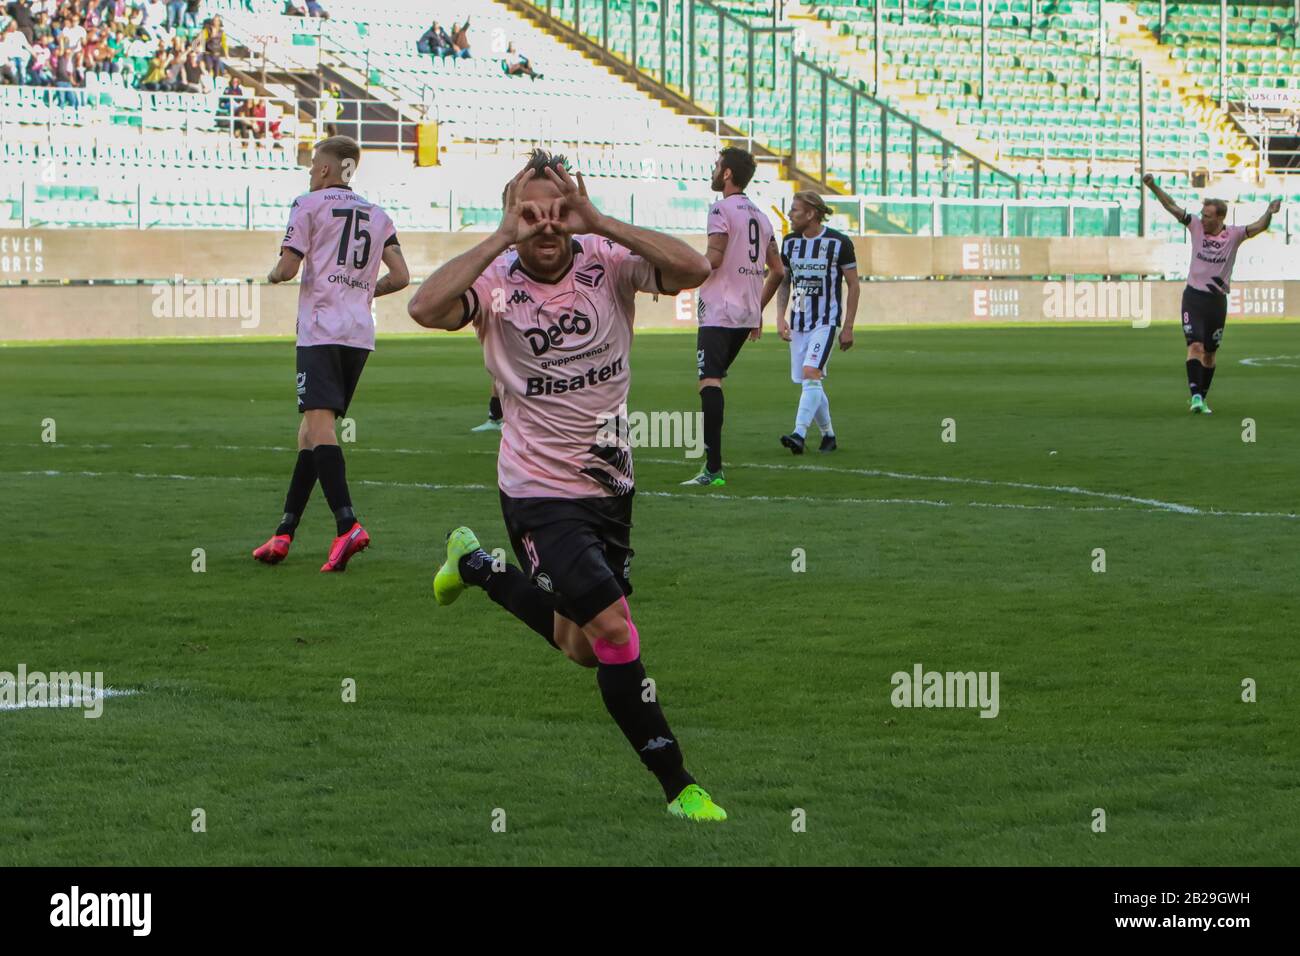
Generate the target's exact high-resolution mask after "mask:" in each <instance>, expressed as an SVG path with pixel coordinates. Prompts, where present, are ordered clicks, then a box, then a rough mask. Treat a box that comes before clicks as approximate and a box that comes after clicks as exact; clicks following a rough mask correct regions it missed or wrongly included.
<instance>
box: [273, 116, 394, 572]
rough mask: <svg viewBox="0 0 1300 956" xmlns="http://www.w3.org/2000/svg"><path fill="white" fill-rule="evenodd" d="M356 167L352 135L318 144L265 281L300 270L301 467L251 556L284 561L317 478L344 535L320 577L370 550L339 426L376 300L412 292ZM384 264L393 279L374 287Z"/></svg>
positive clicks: (388, 229) (369, 335)
mask: <svg viewBox="0 0 1300 956" xmlns="http://www.w3.org/2000/svg"><path fill="white" fill-rule="evenodd" d="M360 161H361V148H360V147H359V146H358V145H357V144H356V141H355V140H352V139H350V138H348V137H346V136H331V137H330V138H329V139H326V140H322V141H321V142H320V143H319V144H317V146H316V151H315V153H314V155H313V157H312V164H311V191H310V192H308V193H306V194H305V195H302V196H299V197H298V198H297V199H295V200H294V201H293V208H292V209H291V210H290V212H289V228H288V229H287V230H286V231H285V234H284V241H283V243H282V244H281V247H280V261H279V262H277V263H276V264H275V268H274V269H272V270H271V272H270V274H269V275H268V276H267V281H269V282H271V283H279V282H288V281H290V280H291V279H293V277H294V276H296V275H297V274H298V267H299V265H301V266H302V288H301V289H300V290H299V292H298V411H299V413H301V415H302V420H301V421H300V422H299V425H298V461H297V463H296V464H295V465H294V469H293V477H292V478H291V479H290V481H289V493H288V495H287V496H286V497H285V500H284V516H283V517H282V518H281V519H280V526H279V527H278V528H276V529H275V534H274V535H273V536H272V537H271V540H269V541H267V542H266V544H264V545H262V546H261V547H260V548H258V549H257V550H255V551H254V552H253V557H254V558H256V559H257V560H258V561H262V562H264V563H266V564H278V563H279V562H281V561H283V560H284V559H285V557H287V556H288V554H289V545H290V544H291V543H292V542H293V534H294V531H295V530H296V529H297V527H298V522H299V521H300V520H301V518H302V513H303V511H304V510H305V509H306V507H307V499H308V498H310V497H311V492H312V488H314V487H315V485H316V482H317V481H318V480H319V481H320V485H321V488H322V489H323V490H324V492H325V500H326V501H328V502H329V506H330V510H331V511H333V512H334V521H335V524H336V526H337V530H338V537H336V538H335V539H334V543H333V544H332V545H331V547H330V553H329V557H328V558H327V559H326V561H325V564H324V565H323V566H322V567H321V570H322V571H346V570H347V566H348V560H349V559H350V558H351V557H352V556H353V555H354V554H356V553H357V552H358V551H361V550H362V549H364V548H365V547H366V546H367V545H368V544H369V543H370V536H369V535H368V534H367V533H366V529H365V528H363V527H361V524H360V522H358V521H357V518H356V515H355V514H354V513H353V511H352V496H351V494H350V493H349V492H348V482H347V474H346V470H345V467H344V462H343V450H342V449H341V448H339V443H338V438H337V437H336V436H335V433H334V419H335V418H338V417H339V416H341V415H343V414H345V413H346V412H347V410H348V405H349V404H351V402H352V394H353V392H355V391H356V388H357V382H358V381H359V380H360V379H361V370H362V369H363V368H365V365H366V359H368V358H369V357H370V353H371V352H372V351H373V350H374V348H375V323H374V319H373V318H371V315H370V303H371V301H372V300H373V299H374V297H375V296H379V295H388V294H390V293H392V292H397V291H398V290H399V289H404V288H406V285H407V283H408V282H410V281H411V280H410V273H409V272H408V271H407V268H406V260H405V259H404V258H403V256H402V248H401V246H399V245H398V244H397V231H396V229H395V228H394V227H393V221H392V220H391V219H389V218H388V214H387V213H385V212H384V211H383V210H382V209H380V208H379V207H378V206H376V205H375V204H374V203H372V202H370V201H369V200H367V199H364V198H362V197H361V196H359V195H357V194H356V193H355V192H353V191H352V189H351V187H349V186H348V182H349V180H351V178H352V175H353V173H355V172H356V169H357V165H358V164H359V163H360ZM381 261H382V262H383V264H384V265H385V266H387V267H388V274H387V275H385V276H384V277H383V278H382V279H378V276H379V265H380V262H381ZM376 279H378V281H376Z"/></svg>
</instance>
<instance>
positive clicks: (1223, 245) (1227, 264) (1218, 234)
mask: <svg viewBox="0 0 1300 956" xmlns="http://www.w3.org/2000/svg"><path fill="white" fill-rule="evenodd" d="M1142 182H1143V183H1145V184H1146V186H1147V188H1149V189H1150V190H1151V192H1153V193H1154V194H1155V197H1156V199H1158V200H1159V201H1160V205H1162V206H1164V207H1165V209H1166V210H1167V211H1168V212H1169V214H1170V215H1172V216H1173V217H1174V218H1175V219H1177V220H1178V221H1179V222H1181V223H1182V224H1183V225H1184V226H1186V227H1187V231H1188V233H1189V234H1190V238H1191V242H1192V262H1191V265H1190V266H1188V268H1187V288H1185V289H1184V290H1183V310H1182V311H1183V338H1184V339H1186V340H1187V387H1188V388H1189V389H1191V392H1192V397H1191V399H1190V400H1189V402H1188V408H1189V410H1190V411H1192V412H1194V413H1204V414H1206V415H1209V414H1211V412H1210V406H1209V405H1208V404H1206V401H1205V399H1206V396H1208V395H1209V394H1210V383H1211V382H1212V381H1214V363H1215V353H1216V352H1218V351H1219V345H1220V343H1221V342H1222V340H1223V327H1224V325H1225V324H1226V323H1227V321H1228V284H1229V283H1230V282H1231V281H1232V267H1233V264H1234V263H1236V261H1237V250H1238V249H1239V248H1240V247H1241V244H1242V243H1243V242H1245V241H1246V240H1247V239H1251V238H1253V237H1255V236H1258V235H1259V234H1260V233H1261V232H1263V231H1264V230H1266V229H1267V228H1268V224H1269V223H1270V222H1271V221H1272V219H1273V213H1275V212H1277V211H1278V210H1279V209H1281V208H1282V202H1281V200H1278V199H1274V200H1273V201H1272V202H1271V203H1269V205H1268V209H1267V210H1265V212H1264V215H1262V216H1260V217H1259V219H1257V220H1255V221H1254V222H1252V223H1251V224H1250V225H1249V226H1228V225H1225V224H1224V221H1223V220H1224V219H1225V218H1227V215H1228V204H1227V203H1226V202H1224V201H1223V200H1222V199H1207V200H1205V202H1204V204H1203V205H1202V206H1201V214H1200V216H1193V215H1192V214H1191V213H1190V212H1188V211H1187V210H1185V209H1183V208H1182V207H1181V206H1179V205H1178V204H1177V203H1176V202H1174V200H1173V198H1172V197H1171V196H1170V195H1169V194H1168V193H1167V192H1165V191H1164V190H1163V189H1161V188H1160V187H1159V186H1158V185H1156V180H1155V177H1154V176H1152V175H1151V174H1150V173H1147V174H1146V175H1145V176H1143V177H1142Z"/></svg>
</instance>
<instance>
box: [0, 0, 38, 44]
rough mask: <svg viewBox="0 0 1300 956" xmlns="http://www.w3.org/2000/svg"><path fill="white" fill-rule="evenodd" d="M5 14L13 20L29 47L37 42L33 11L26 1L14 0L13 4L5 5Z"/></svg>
mask: <svg viewBox="0 0 1300 956" xmlns="http://www.w3.org/2000/svg"><path fill="white" fill-rule="evenodd" d="M5 13H7V14H8V15H9V16H10V17H11V18H12V19H13V22H14V24H16V25H17V27H18V32H19V33H21V34H22V35H23V38H24V39H26V40H27V43H28V45H31V44H33V43H35V42H36V34H35V31H34V30H33V27H34V20H33V11H32V9H31V7H30V6H29V5H28V4H27V3H26V2H25V0H12V2H10V3H8V4H6V5H5Z"/></svg>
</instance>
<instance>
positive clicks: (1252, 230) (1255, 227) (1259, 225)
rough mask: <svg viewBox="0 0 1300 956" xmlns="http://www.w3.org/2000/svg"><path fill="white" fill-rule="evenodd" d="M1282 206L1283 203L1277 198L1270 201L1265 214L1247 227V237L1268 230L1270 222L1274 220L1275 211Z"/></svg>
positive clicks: (1249, 237) (1251, 237) (1252, 236)
mask: <svg viewBox="0 0 1300 956" xmlns="http://www.w3.org/2000/svg"><path fill="white" fill-rule="evenodd" d="M1281 208H1282V203H1281V202H1280V201H1279V200H1277V199H1275V200H1273V201H1272V202H1271V203H1269V206H1268V208H1267V209H1265V210H1264V215H1262V216H1260V217H1259V218H1258V219H1256V220H1255V221H1254V222H1252V223H1251V224H1250V225H1249V226H1247V227H1246V238H1247V239H1253V238H1254V237H1255V236H1258V235H1259V234H1260V233H1261V232H1267V231H1268V227H1269V224H1270V223H1272V222H1273V213H1275V212H1277V211H1278V210H1279V209H1281Z"/></svg>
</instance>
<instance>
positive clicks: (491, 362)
mask: <svg viewBox="0 0 1300 956" xmlns="http://www.w3.org/2000/svg"><path fill="white" fill-rule="evenodd" d="M503 205H504V207H505V211H504V214H503V215H502V218H501V225H500V226H499V227H498V228H497V231H496V232H495V233H494V234H493V235H491V236H490V237H488V238H487V239H485V240H484V241H483V242H481V243H479V244H478V245H477V246H475V247H474V248H473V249H471V250H469V251H468V252H466V253H463V254H462V255H459V256H457V257H456V258H454V259H452V260H451V261H450V262H448V263H446V264H445V265H443V266H442V268H440V269H439V270H438V271H437V272H435V273H433V275H431V276H429V278H428V279H426V280H425V281H424V284H423V285H421V286H420V289H419V291H418V292H417V293H416V294H415V296H414V297H413V298H412V299H411V302H410V304H409V305H408V307H407V308H408V311H409V312H410V314H411V317H412V318H413V319H415V321H416V322H418V323H419V324H420V325H423V326H426V327H427V328H434V329H459V328H463V327H464V326H465V325H467V324H469V323H473V325H474V329H475V331H476V332H477V333H478V337H479V340H480V341H481V342H482V343H483V358H484V364H485V365H486V366H487V369H488V371H489V372H490V373H491V375H492V378H493V380H494V381H495V383H496V392H497V394H498V395H499V396H500V398H501V403H502V406H503V408H504V411H505V421H504V426H503V429H502V433H501V450H500V453H499V456H498V458H497V478H498V484H499V485H500V488H501V512H502V515H503V517H504V518H505V525H506V530H507V532H508V533H509V536H510V544H511V545H512V547H513V548H514V552H515V556H516V557H517V558H518V560H519V563H520V564H521V565H523V567H524V568H526V569H527V571H526V572H525V571H523V570H520V568H517V567H514V566H513V565H504V566H501V565H498V566H496V567H494V566H493V560H492V556H491V555H489V554H488V553H487V552H486V551H484V550H483V549H482V548H481V547H480V546H479V542H478V539H477V538H476V537H475V536H474V532H472V531H470V529H468V528H457V529H456V530H454V531H452V532H451V534H449V535H448V537H447V560H446V563H445V564H443V565H442V567H441V568H440V569H439V570H438V572H437V574H436V576H435V577H434V579H433V591H434V597H435V598H436V599H437V601H438V603H439V604H443V605H446V604H450V603H452V602H453V601H454V600H456V598H458V597H459V596H460V594H461V592H462V591H464V589H465V588H466V587H467V586H471V585H472V586H476V587H481V588H483V590H485V591H486V592H487V594H488V597H490V598H491V599H492V600H493V601H495V602H496V603H498V604H500V605H501V606H502V607H504V608H505V609H506V610H507V611H509V612H510V613H511V614H513V615H514V616H515V617H517V618H519V620H521V621H523V622H524V623H525V624H527V625H528V626H529V627H530V628H532V629H533V630H534V631H536V632H537V633H538V634H540V635H541V636H542V637H543V638H545V639H546V641H547V642H549V643H550V644H551V645H552V646H554V647H556V648H557V649H559V650H560V651H563V652H564V654H565V655H566V656H568V657H569V658H570V659H571V660H573V661H575V662H577V663H578V664H581V665H582V666H584V667H594V668H596V682H597V684H598V685H599V687H600V693H601V697H602V698H603V699H604V702H605V707H606V708H607V709H608V710H609V713H610V716H611V717H613V718H614V721H615V722H616V723H617V724H618V726H619V728H620V729H621V730H622V731H623V734H624V735H625V736H626V737H627V740H628V742H629V743H630V744H631V745H632V746H633V748H635V749H636V751H637V754H638V755H639V756H640V758H641V762H642V763H644V764H645V766H646V767H647V769H649V770H650V771H651V772H652V773H653V774H654V775H655V776H656V777H657V778H658V780H659V783H660V784H661V785H662V786H663V790H664V795H665V798H666V799H667V801H668V810H669V812H670V813H672V814H673V815H674V816H678V817H685V818H687V819H691V820H725V819H726V814H725V813H724V812H723V810H722V808H721V807H718V806H717V805H716V804H715V803H713V801H712V800H711V799H710V798H709V795H708V794H707V793H705V792H704V790H703V789H701V788H700V787H699V786H698V785H697V784H696V783H695V780H694V778H692V777H691V775H690V774H689V773H687V772H686V769H685V766H684V765H683V762H682V751H681V747H680V746H679V745H678V742H677V737H676V735H675V734H674V733H673V732H672V730H670V729H669V727H668V722H667V721H666V720H665V719H664V714H663V711H662V709H660V706H659V703H658V702H657V700H655V699H653V696H654V695H650V696H651V698H652V699H650V700H647V699H646V696H645V688H644V686H643V682H644V681H645V680H646V672H645V667H644V666H643V665H642V663H641V645H640V639H639V637H638V634H637V629H636V626H635V625H634V624H633V623H632V614H631V610H630V609H629V606H628V602H627V596H628V595H630V594H631V593H632V585H631V583H630V582H629V580H628V574H629V568H630V564H631V560H632V547H631V543H630V532H631V528H632V496H633V478H632V456H631V452H630V450H629V449H627V448H625V447H620V446H619V445H618V444H615V443H610V442H608V441H607V440H605V439H604V438H603V437H602V432H603V427H602V426H604V425H605V424H606V422H607V421H608V419H609V417H610V416H612V415H613V414H615V412H614V410H615V409H618V408H620V407H621V406H622V405H623V404H624V403H625V402H626V400H627V394H628V385H629V382H630V379H631V370H630V367H629V353H630V349H631V345H632V317H633V311H634V300H635V298H636V293H637V292H656V293H662V294H666V295H675V294H676V293H677V292H679V291H681V290H682V289H687V288H692V287H694V286H697V285H699V284H700V283H701V282H703V281H704V280H705V278H706V277H707V276H708V272H709V269H708V263H707V262H706V261H705V259H704V257H703V256H701V255H699V254H698V253H696V252H695V251H694V250H692V249H691V248H690V247H689V246H688V245H686V244H685V243H684V242H682V241H681V240H680V239H674V238H672V237H670V236H665V235H662V234H660V233H657V232H652V231H650V230H648V229H640V228H637V227H635V226H630V225H627V224H626V223H623V222H619V221H618V220H616V219H612V218H610V217H608V216H605V215H602V214H601V213H600V212H598V211H597V210H596V208H595V206H593V205H592V203H591V200H590V199H588V198H587V190H586V187H585V185H584V184H583V181H582V176H581V175H579V176H578V180H577V182H576V183H575V182H574V180H573V179H572V178H571V177H570V176H569V174H568V172H566V170H565V162H564V159H563V158H562V157H559V156H554V157H553V156H551V155H549V154H548V153H546V152H545V151H542V150H535V151H534V152H533V154H532V156H531V157H530V159H529V161H528V165H527V166H525V167H524V169H523V171H521V172H520V173H519V174H518V175H517V176H515V178H514V179H513V180H511V182H510V184H509V185H508V186H507V187H506V193H505V197H504V202H503ZM511 246H514V250H513V251H510V247H511Z"/></svg>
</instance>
